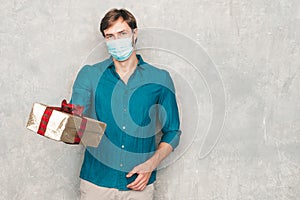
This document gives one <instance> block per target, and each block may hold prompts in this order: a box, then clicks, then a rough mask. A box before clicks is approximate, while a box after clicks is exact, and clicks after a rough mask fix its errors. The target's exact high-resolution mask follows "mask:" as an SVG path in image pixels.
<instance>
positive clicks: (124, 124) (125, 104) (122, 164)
mask: <svg viewBox="0 0 300 200" xmlns="http://www.w3.org/2000/svg"><path fill="white" fill-rule="evenodd" d="M123 88H124V89H123V95H122V110H121V113H122V122H121V123H122V124H121V129H122V134H121V140H120V147H119V148H121V155H120V169H121V176H122V177H120V179H119V180H120V185H121V187H123V188H126V185H127V182H126V178H124V172H125V170H122V169H126V166H125V164H126V163H125V159H124V157H125V156H124V151H126V146H125V144H126V142H125V141H126V135H127V133H126V132H127V130H128V127H127V126H128V123H127V122H128V108H127V107H128V97H129V88H128V86H127V85H125V84H124V85H123Z"/></svg>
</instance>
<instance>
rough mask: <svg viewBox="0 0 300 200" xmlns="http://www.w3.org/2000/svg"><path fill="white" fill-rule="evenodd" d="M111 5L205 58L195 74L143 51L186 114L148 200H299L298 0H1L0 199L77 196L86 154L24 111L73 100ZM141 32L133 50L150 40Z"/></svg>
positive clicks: (166, 55)
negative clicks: (43, 131) (170, 82)
mask: <svg viewBox="0 0 300 200" xmlns="http://www.w3.org/2000/svg"><path fill="white" fill-rule="evenodd" d="M112 7H118V8H120V7H126V8H128V9H129V10H130V11H132V12H133V13H134V14H135V16H136V17H137V20H138V25H139V27H140V28H146V27H157V28H166V29H171V30H174V31H176V32H174V34H170V35H171V36H174V35H175V37H174V38H173V39H172V37H170V38H169V39H168V40H166V42H167V43H169V44H170V48H171V46H172V48H176V47H177V48H178V49H180V52H181V53H182V54H184V55H186V53H190V55H192V57H193V58H194V59H195V58H196V59H195V62H196V61H197V58H198V61H201V60H203V62H202V64H201V62H199V63H200V64H199V63H198V64H196V65H195V66H193V67H191V63H187V62H186V61H184V60H183V59H182V58H181V59H180V56H178V55H177V54H174V53H170V52H163V51H161V52H159V51H158V52H156V51H152V52H147V50H144V51H142V53H143V55H144V56H145V59H146V60H147V61H148V62H150V63H151V62H154V63H158V65H159V66H160V67H162V68H167V69H169V70H170V73H171V75H172V77H173V78H174V82H175V86H176V89H177V97H178V99H179V103H180V105H181V107H180V108H181V114H182V119H181V120H182V130H183V135H182V142H181V144H180V146H179V147H178V149H177V150H176V151H175V152H173V155H172V156H171V157H170V158H169V160H167V161H166V162H165V164H163V165H162V166H161V168H162V169H161V170H159V173H158V180H157V182H156V195H155V199H157V200H167V199H169V200H177V199H178V200H182V199H186V200H188V199H189V200H202V199H203V200H206V199H218V200H219V199H220V200H221V199H222V200H223V199H228V200H232V199H266V200H267V199H299V198H300V136H299V135H300V123H299V121H300V106H299V101H300V94H299V91H300V85H299V81H300V79H299V64H300V59H299V51H300V46H299V43H300V36H299V31H300V29H299V26H300V3H299V1H297V0H272V1H271V0H251V1H248V0H228V1H224V0H210V1H207V0H199V1H197V0H194V1H178V0H174V1H168V0H154V1H151V2H150V1H143V2H141V1H133V0H127V1H96V0H90V1H38V0H34V1H27V0H22V1H21V0H16V1H4V0H2V1H1V3H0V8H1V12H0V35H1V37H0V44H1V45H0V61H1V65H0V66H1V73H0V76H1V82H0V91H1V99H0V102H1V103H0V116H1V123H0V126H1V127H0V132H1V139H0V163H1V164H0V165H1V167H0V180H1V181H0V188H1V189H0V199H5V200H7V199H17V200H19V199H26V200H40V199H47V200H51V199H53V200H54V199H55V200H57V199H66V200H73V199H77V198H78V197H79V192H78V186H79V185H78V183H79V179H78V174H79V170H80V163H81V161H82V156H83V155H82V150H83V148H82V147H80V146H70V145H66V144H63V143H58V142H54V141H51V140H48V139H46V138H42V137H38V136H37V135H35V134H34V133H32V132H30V131H28V130H26V128H25V126H26V122H27V117H28V114H29V112H30V109H31V105H32V103H34V102H42V103H47V104H51V105H58V104H59V103H60V101H61V100H62V99H63V98H67V99H68V98H70V95H71V87H72V84H73V80H74V78H75V77H76V74H77V72H78V70H79V69H80V67H81V66H82V64H83V63H85V62H89V59H90V60H93V59H94V58H96V57H97V53H96V54H91V52H93V51H92V50H93V48H94V47H96V46H97V45H98V44H99V43H100V42H101V41H102V37H101V35H100V34H99V31H98V27H99V26H98V23H99V21H100V19H101V17H103V15H104V13H105V12H106V11H107V10H108V9H110V8H112ZM141 33H142V31H141ZM147 33H150V32H149V31H148V32H147V31H144V34H143V35H144V37H142V36H143V35H142V34H141V40H140V41H139V42H140V44H139V45H140V47H143V45H145V43H143V40H142V38H143V39H144V42H146V43H147V42H149V43H151V37H145V36H147ZM164 33H165V34H166V33H169V32H168V31H164ZM177 33H180V34H183V35H184V36H182V37H181V36H180V37H179V36H178V35H176V34H177ZM177 36H178V37H177ZM182 41H186V42H184V43H183V44H181V42H182ZM188 42H191V44H194V46H193V45H184V44H189V43H188ZM179 44H180V46H179ZM178 46H179V47H178ZM99 48H101V47H99ZM197 48H198V50H199V54H197V53H195V52H196V51H193V50H194V49H197ZM199 48H200V49H199ZM156 53H158V54H159V56H156ZM104 54H105V53H104ZM104 54H103V56H104ZM92 55H93V56H95V55H96V57H93V56H92ZM101 56H102V54H101ZM101 56H100V54H99V57H101ZM197 56H198V57H197ZM155 59H156V60H155ZM160 59H161V60H160ZM176 59H177V60H178V62H177V61H176ZM189 59H192V58H189ZM197 73H198V74H197ZM220 86H222V87H220ZM223 95H225V96H223ZM224 106H225V107H224ZM224 108H225V109H224ZM224 115H225V117H224ZM223 119H224V121H223ZM223 122H224V124H223ZM223 125H224V126H223ZM216 142H217V143H216ZM215 144H216V145H215Z"/></svg>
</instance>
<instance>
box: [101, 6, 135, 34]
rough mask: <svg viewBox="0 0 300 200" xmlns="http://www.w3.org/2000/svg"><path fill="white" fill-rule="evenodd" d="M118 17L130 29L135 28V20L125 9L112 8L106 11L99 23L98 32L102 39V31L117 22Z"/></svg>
mask: <svg viewBox="0 0 300 200" xmlns="http://www.w3.org/2000/svg"><path fill="white" fill-rule="evenodd" d="M120 17H122V18H123V20H124V21H125V22H126V23H127V24H128V26H129V27H130V28H131V29H135V28H137V23H136V19H135V17H134V16H133V14H131V13H130V12H129V11H128V10H126V9H116V8H113V9H111V10H110V11H108V12H107V13H106V14H105V16H104V17H103V19H102V20H101V23H100V32H101V33H102V35H103V37H105V34H104V30H105V29H108V28H109V27H111V26H112V25H113V23H114V22H115V21H117V20H118V19H119V18H120Z"/></svg>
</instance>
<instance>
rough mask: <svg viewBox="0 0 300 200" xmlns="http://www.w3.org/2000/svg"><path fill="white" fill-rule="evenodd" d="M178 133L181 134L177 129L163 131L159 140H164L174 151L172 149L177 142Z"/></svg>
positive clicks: (178, 138)
mask: <svg viewBox="0 0 300 200" xmlns="http://www.w3.org/2000/svg"><path fill="white" fill-rule="evenodd" d="M180 135H181V131H180V130H178V131H170V132H167V133H163V135H162V138H161V140H160V143H161V142H166V143H168V144H170V145H171V146H172V148H173V151H174V149H175V148H176V147H177V146H178V144H179V140H180Z"/></svg>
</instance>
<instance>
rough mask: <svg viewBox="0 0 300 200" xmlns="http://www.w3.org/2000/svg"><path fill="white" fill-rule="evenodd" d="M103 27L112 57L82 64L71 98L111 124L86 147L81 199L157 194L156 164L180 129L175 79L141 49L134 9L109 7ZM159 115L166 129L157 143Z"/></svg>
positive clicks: (172, 145)
mask: <svg viewBox="0 0 300 200" xmlns="http://www.w3.org/2000/svg"><path fill="white" fill-rule="evenodd" d="M100 31H101V33H102V35H103V36H104V38H105V42H106V45H107V49H108V52H109V53H110V54H111V57H110V58H109V59H107V60H104V61H102V62H100V63H97V64H94V65H92V66H90V65H86V66H84V67H83V68H82V69H81V70H80V72H79V73H78V75H77V78H76V80H75V82H74V85H73V92H72V98H71V103H73V104H79V105H83V106H84V107H85V111H84V114H85V116H88V117H91V118H94V119H97V120H99V121H103V122H105V123H106V124H107V128H106V130H105V134H104V135H103V137H102V139H101V142H100V144H99V146H98V147H97V148H92V147H87V149H86V150H85V156H84V160H83V164H82V168H81V172H80V178H81V183H80V192H81V199H82V200H86V199H88V200H90V199H95V200H96V199H104V200H108V199H144V200H148V199H153V192H154V187H153V183H154V181H155V179H156V168H157V166H158V165H159V163H160V162H161V161H162V160H163V159H164V158H166V157H167V156H168V155H169V154H170V153H171V152H172V151H173V150H174V148H176V147H177V145H178V143H179V138H180V134H181V131H180V130H179V116H178V108H177V102H176V97H175V93H174V92H175V91H174V85H173V82H172V79H171V77H170V75H169V73H168V72H167V71H165V70H162V69H158V68H156V67H154V66H151V65H150V64H148V63H146V62H145V61H143V59H142V57H141V56H140V55H138V54H136V51H135V44H136V42H137V36H138V30H137V23H136V20H135V18H134V16H133V15H132V14H131V13H130V12H128V11H127V10H125V9H112V10H110V11H109V12H108V13H106V15H105V16H104V18H103V19H102V21H101V24H100ZM156 119H158V120H159V121H160V123H161V127H162V128H161V131H162V133H163V134H162V137H161V140H160V143H159V144H158V147H157V148H156V143H155V141H156V139H155V133H156V132H157V130H156V129H157V126H156Z"/></svg>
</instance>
